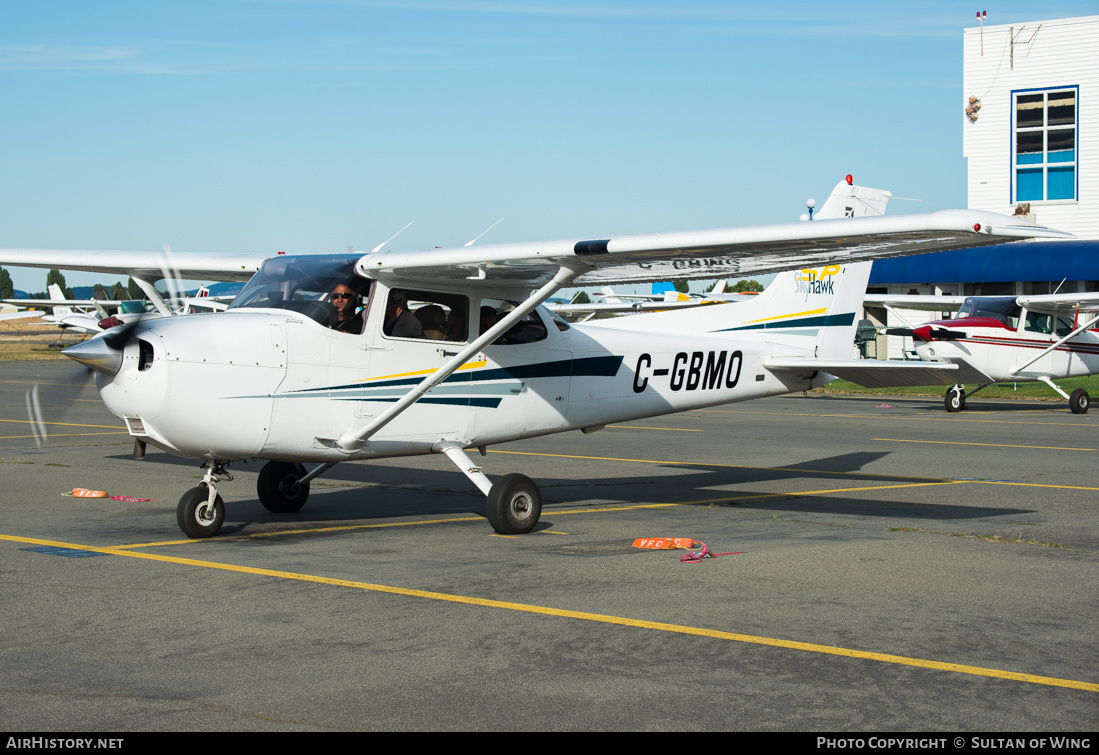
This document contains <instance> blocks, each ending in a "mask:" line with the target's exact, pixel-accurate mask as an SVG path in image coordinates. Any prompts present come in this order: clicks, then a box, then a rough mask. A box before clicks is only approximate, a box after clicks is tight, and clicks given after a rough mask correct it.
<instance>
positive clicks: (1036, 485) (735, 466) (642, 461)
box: [489, 449, 1099, 506]
mask: <svg viewBox="0 0 1099 755" xmlns="http://www.w3.org/2000/svg"><path fill="white" fill-rule="evenodd" d="M489 453H491V454H517V455H519V456H548V457H550V458H559V459H583V460H587V461H623V462H629V463H634V464H667V465H669V466H692V467H719V468H730V469H758V470H761V471H765V472H786V473H791V474H793V473H797V472H806V473H809V474H829V475H842V476H846V477H874V478H877V479H879V480H882V479H884V480H921V481H922V482H923V484H929V485H934V484H936V483H951V482H965V483H970V484H981V485H1021V486H1023V487H1028V488H1067V489H1070V490H1099V487H1085V486H1082V485H1051V484H1049V483H1044V482H1021V481H1009V480H955V479H951V478H947V477H939V478H928V477H905V476H903V475H895V474H872V473H870V472H835V471H832V470H828V469H802V468H801V467H753V466H748V465H746V464H711V463H707V462H700V461H671V460H660V459H617V458H614V457H612V456H575V455H569V454H546V453H535V452H533V451H497V450H494V449H489ZM862 489H863V490H869V488H862ZM783 495H792V494H786V493H784V494H783ZM714 500H722V499H714ZM725 500H728V499H725ZM699 503H702V502H701V501H699ZM655 505H659V506H675V505H679V504H667V503H662V504H655Z"/></svg>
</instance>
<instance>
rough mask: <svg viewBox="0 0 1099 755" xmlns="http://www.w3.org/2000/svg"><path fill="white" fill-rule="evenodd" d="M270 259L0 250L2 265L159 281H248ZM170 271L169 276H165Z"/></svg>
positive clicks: (235, 256)
mask: <svg viewBox="0 0 1099 755" xmlns="http://www.w3.org/2000/svg"><path fill="white" fill-rule="evenodd" d="M269 256H271V255H254V254H253V255H248V254H232V255H229V254H205V253H175V254H166V253H165V252H163V251H160V252H115V251H91V250H73V249H0V265H10V266H13V267H44V268H56V269H58V270H81V271H84V272H88V273H110V274H112V275H114V274H119V275H129V276H131V277H134V278H141V279H142V280H148V281H157V280H160V279H162V278H165V277H177V278H179V279H181V280H212V281H237V282H243V281H247V280H248V279H249V278H251V277H252V275H253V274H255V272H256V271H257V270H259V267H260V265H262V264H263V261H264V260H265V259H267V257H269ZM166 271H170V272H169V275H165V272H166Z"/></svg>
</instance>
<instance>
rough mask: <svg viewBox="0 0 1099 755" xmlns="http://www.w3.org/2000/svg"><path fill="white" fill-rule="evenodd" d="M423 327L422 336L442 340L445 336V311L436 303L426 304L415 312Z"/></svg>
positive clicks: (432, 339)
mask: <svg viewBox="0 0 1099 755" xmlns="http://www.w3.org/2000/svg"><path fill="white" fill-rule="evenodd" d="M415 315H416V319H417V320H419V321H420V325H422V326H423V328H424V338H427V339H429V340H431V341H442V340H443V339H444V338H445V337H446V311H445V310H444V309H443V308H442V307H440V306H439V305H438V304H428V305H427V306H424V307H420V308H419V309H417V310H416V312H415Z"/></svg>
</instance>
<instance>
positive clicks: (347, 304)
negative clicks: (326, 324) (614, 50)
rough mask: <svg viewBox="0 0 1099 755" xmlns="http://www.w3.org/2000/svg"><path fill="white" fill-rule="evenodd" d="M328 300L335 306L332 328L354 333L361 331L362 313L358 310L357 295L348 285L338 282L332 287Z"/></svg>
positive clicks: (357, 333)
mask: <svg viewBox="0 0 1099 755" xmlns="http://www.w3.org/2000/svg"><path fill="white" fill-rule="evenodd" d="M328 300H329V301H331V302H332V306H333V307H335V308H336V324H335V325H333V326H332V328H333V329H334V330H338V331H340V332H343V333H354V334H356V335H359V334H361V333H362V332H363V313H362V311H361V310H359V295H358V294H357V293H355V291H354V290H353V289H352V288H351V287H350V286H345V285H343V284H342V283H341V284H339V285H338V286H336V287H335V288H334V289H332V293H331V294H330V295H329V296H328Z"/></svg>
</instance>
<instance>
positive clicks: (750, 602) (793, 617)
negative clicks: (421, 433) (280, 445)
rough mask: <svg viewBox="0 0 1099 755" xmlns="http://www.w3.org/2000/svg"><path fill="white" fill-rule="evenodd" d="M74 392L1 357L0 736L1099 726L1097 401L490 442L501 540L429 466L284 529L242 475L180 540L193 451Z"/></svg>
mask: <svg viewBox="0 0 1099 755" xmlns="http://www.w3.org/2000/svg"><path fill="white" fill-rule="evenodd" d="M71 380H75V381H76V382H75V383H71V382H70V381H71ZM81 381H83V375H82V373H81V371H80V369H79V368H77V367H76V366H75V365H72V364H69V363H68V362H61V361H53V362H17V363H12V362H9V363H4V364H3V365H2V366H0V470H2V472H0V474H2V479H3V489H4V493H3V496H2V497H0V501H2V502H0V587H2V593H0V594H2V605H3V611H2V612H0V630H2V631H0V728H2V729H4V730H6V731H25V732H36V733H42V732H77V731H81V732H83V731H86V732H92V731H103V732H106V731H110V732H140V731H345V730H509V731H510V730H664V731H681V732H687V731H692V732H693V731H699V730H745V731H833V732H875V731H878V732H904V731H936V732H950V733H961V732H1005V733H1006V732H1019V731H1038V730H1041V731H1043V732H1091V731H1095V730H1096V728H1099V704H1097V703H1099V696H1097V693H1099V670H1097V669H1099V662H1097V661H1099V642H1097V632H1096V616H1097V615H1099V610H1097V608H1099V606H1097V596H1099V590H1097V579H1096V565H1097V563H1099V516H1097V514H1096V511H1097V506H1096V493H1097V492H1099V469H1097V465H1096V464H1095V459H1096V456H1097V454H1099V412H1092V413H1090V414H1086V415H1073V414H1071V413H1070V412H1069V411H1068V408H1067V406H1066V405H1065V404H1064V403H1055V402H1048V403H1047V402H1014V401H990V400H981V399H980V397H979V396H977V397H974V398H973V399H971V400H970V402H969V409H968V410H967V411H965V412H962V413H959V414H947V413H945V412H944V411H943V410H942V401H941V400H934V399H901V398H892V397H835V396H820V395H813V394H810V395H808V396H805V395H801V394H797V395H791V396H784V397H778V398H772V399H766V400H762V401H755V402H749V403H743V404H734V405H728V406H724V407H719V408H717V409H712V410H705V411H694V412H687V413H682V414H678V415H671V416H665V417H658V418H653V419H649V420H644V421H637V422H630V423H626V424H624V425H620V426H610V427H607V428H606V429H605V430H602V431H600V432H597V433H594V434H591V435H583V434H581V433H579V432H574V433H567V434H562V435H555V436H546V437H542V438H537V439H532V440H528V441H522V442H517V443H512V444H507V445H503V446H498V447H493V448H490V449H489V453H488V455H487V457H486V458H484V459H481V461H482V462H483V464H484V467H485V472H486V474H488V475H489V476H490V477H492V478H495V477H498V476H500V475H503V474H506V473H508V472H516V471H518V472H523V473H524V474H527V475H529V476H530V477H532V478H533V479H534V480H535V481H537V482H538V484H539V485H540V486H541V491H542V495H543V501H544V504H543V506H544V507H543V512H542V518H541V521H540V523H539V525H538V527H537V529H536V530H535V531H534V532H533V533H531V534H528V535H524V536H519V537H505V536H500V535H497V534H495V533H494V532H493V531H492V528H491V527H490V526H489V525H488V523H487V521H486V520H485V519H484V518H483V509H484V498H483V496H482V495H481V494H480V493H478V492H477V491H476V489H475V488H474V487H473V486H472V484H471V483H469V481H468V480H467V479H466V478H465V477H464V475H462V474H461V473H460V472H458V471H457V470H456V469H454V467H453V466H452V465H451V464H450V462H449V461H448V460H447V459H446V458H445V457H443V456H431V457H422V458H404V459H392V460H385V461H379V462H370V463H349V464H343V465H339V466H337V467H336V468H334V469H333V470H331V471H330V472H329V473H327V474H326V475H324V476H323V477H321V478H319V479H318V480H317V481H315V482H314V484H313V487H312V490H311V493H310V497H309V500H308V502H307V503H306V505H305V508H303V509H302V511H300V512H298V513H297V514H289V515H285V514H272V513H270V512H268V511H267V510H266V509H264V508H263V507H262V506H261V505H260V503H259V501H258V500H257V498H256V492H255V478H256V476H257V474H258V472H259V470H260V467H261V466H262V462H255V461H253V462H250V463H248V464H234V465H233V466H232V468H231V471H232V472H233V474H234V476H235V480H234V481H233V482H230V483H225V484H223V485H222V486H221V488H220V490H221V492H222V495H223V496H224V497H225V499H226V505H227V514H226V520H225V525H224V527H223V529H222V531H221V534H220V535H219V536H218V537H216V538H211V539H208V540H190V539H188V538H186V537H185V536H184V535H183V534H182V533H181V532H180V530H179V529H178V527H177V525H176V520H175V507H176V502H177V501H178V500H179V498H180V496H181V495H182V494H183V493H184V492H185V491H186V490H187V489H188V488H190V487H193V486H194V485H195V484H197V482H198V480H199V479H200V478H201V474H202V473H201V470H200V469H199V467H198V464H197V462H195V461H191V460H185V459H178V458H175V457H172V456H170V455H168V454H166V453H163V452H161V451H159V450H156V449H154V448H152V447H150V448H149V451H148V454H147V456H146V458H145V459H144V460H140V461H139V460H135V459H134V458H133V457H132V454H131V450H132V441H131V439H130V438H129V436H128V435H127V434H126V431H125V429H124V428H123V427H122V423H121V422H120V421H119V420H118V419H117V418H115V417H113V416H112V415H110V414H109V413H108V412H107V411H106V409H105V408H104V407H103V405H102V404H101V403H100V402H99V400H98V397H97V394H96V393H95V390H94V388H93V387H91V386H90V385H89V384H88V383H86V382H85V383H83V385H82V387H78V386H80V384H81ZM34 385H37V386H38V390H39V395H40V399H41V403H42V405H43V415H44V416H43V419H44V420H45V422H46V423H47V424H46V425H45V426H46V427H47V429H48V432H49V437H48V439H47V440H46V442H45V445H44V446H43V447H41V448H39V447H37V446H36V444H35V440H34V438H33V435H32V433H31V432H30V425H29V423H28V422H27V412H26V392H27V391H28V390H29V389H31V387H32V386H34ZM1093 393H1094V394H1097V395H1099V390H1097V391H1093ZM195 400H196V401H201V400H202V397H201V396H196V397H195ZM478 458H479V457H478ZM76 487H84V488H93V489H100V490H106V491H108V492H109V493H110V494H112V495H121V496H129V497H134V498H141V499H152V500H140V501H116V500H110V499H81V498H73V497H69V496H66V495H65V494H66V493H69V492H70V491H71V490H72V489H73V488H76ZM642 537H645V538H653V537H682V538H692V539H693V540H695V541H699V542H703V543H705V544H706V546H707V548H708V549H709V550H710V551H712V552H715V553H730V554H735V555H720V556H717V557H715V558H712V559H707V560H703V561H702V562H701V563H697V564H690V563H682V562H681V561H680V556H681V555H682V554H683V553H684V551H682V550H678V551H656V550H644V549H639V548H635V547H633V545H632V543H633V542H634V540H635V539H636V538H642Z"/></svg>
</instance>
